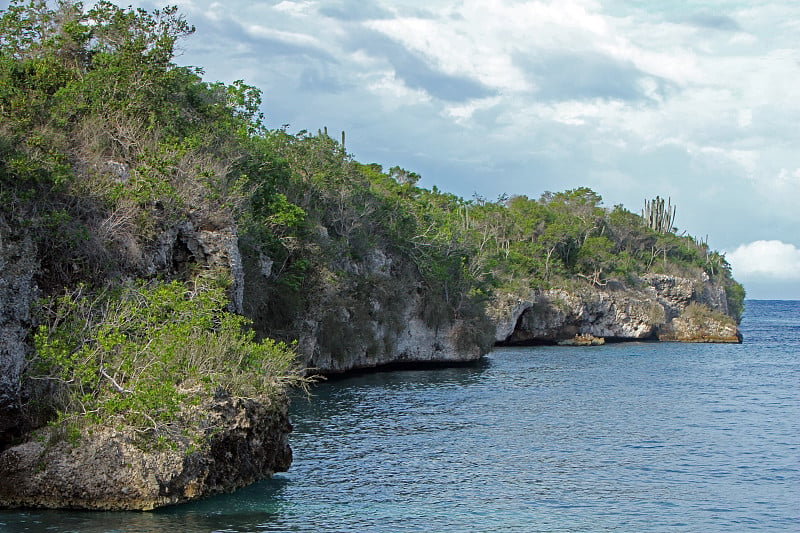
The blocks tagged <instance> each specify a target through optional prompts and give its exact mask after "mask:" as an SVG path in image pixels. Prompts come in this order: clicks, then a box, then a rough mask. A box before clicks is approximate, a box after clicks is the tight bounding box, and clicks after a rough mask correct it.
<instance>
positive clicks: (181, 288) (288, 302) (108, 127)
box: [0, 0, 744, 423]
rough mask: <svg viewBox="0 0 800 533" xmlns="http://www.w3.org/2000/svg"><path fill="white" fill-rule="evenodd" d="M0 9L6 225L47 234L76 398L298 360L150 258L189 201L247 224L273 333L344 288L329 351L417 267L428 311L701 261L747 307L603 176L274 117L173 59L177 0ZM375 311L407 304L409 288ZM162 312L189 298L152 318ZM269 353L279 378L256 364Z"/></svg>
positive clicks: (171, 400)
mask: <svg viewBox="0 0 800 533" xmlns="http://www.w3.org/2000/svg"><path fill="white" fill-rule="evenodd" d="M0 13H1V14H2V18H0V229H2V231H3V238H4V239H18V240H21V239H26V238H30V239H32V241H33V243H34V244H35V247H36V249H37V250H38V259H39V262H40V265H41V270H40V273H39V277H38V284H39V287H40V289H41V291H42V296H43V298H44V299H43V302H42V308H43V310H44V311H43V312H42V314H41V316H40V320H41V322H42V325H41V327H40V328H39V330H38V332H37V333H36V335H35V336H34V338H33V339H32V343H33V344H35V348H36V350H35V352H34V358H33V360H32V366H31V377H32V378H35V379H39V380H42V379H51V380H54V381H59V382H60V383H61V384H62V391H66V392H67V393H68V394H67V396H68V397H63V396H61V397H60V398H61V401H60V403H59V404H58V405H57V406H55V407H56V408H57V409H58V410H60V411H61V412H62V416H71V414H70V413H73V414H74V413H76V412H77V413H82V414H84V415H86V416H107V415H113V416H123V417H125V416H127V417H128V418H129V419H131V420H135V421H136V423H141V420H142V419H145V420H147V419H151V420H155V419H156V418H158V417H159V416H166V417H167V418H168V415H169V413H170V412H173V411H175V409H177V405H178V404H179V403H180V401H182V400H183V399H185V394H186V392H185V390H187V389H189V388H191V387H194V386H200V385H202V386H205V387H206V388H207V389H208V390H211V389H213V388H216V387H223V388H228V389H231V390H233V391H235V393H237V394H244V395H256V396H257V395H260V394H265V393H266V392H267V391H269V390H270V387H271V385H270V383H273V384H274V383H275V382H279V381H282V380H283V379H284V377H285V376H291V375H292V374H293V370H292V369H291V365H290V363H289V362H288V361H289V359H288V358H287V354H289V353H290V349H289V348H288V346H287V345H286V344H281V343H275V342H273V341H269V340H257V339H256V338H254V337H253V334H252V333H245V332H243V329H242V328H243V327H245V326H246V325H247V324H246V323H245V322H246V321H244V320H241V319H239V318H236V317H235V316H233V315H231V314H230V313H229V312H228V308H227V307H226V306H227V299H226V297H225V296H224V290H222V289H221V288H220V282H219V280H218V277H219V276H218V275H217V274H218V273H214V272H207V271H204V270H203V269H202V268H200V267H195V268H189V269H188V270H187V269H176V270H172V271H170V270H169V269H167V270H163V271H155V272H154V271H153V270H152V269H151V268H148V263H147V260H146V257H147V254H148V251H150V250H152V249H153V246H154V243H156V242H157V241H158V238H159V236H160V235H162V234H163V233H164V232H165V231H166V230H167V229H168V228H169V227H170V226H171V225H174V224H175V223H176V222H179V221H187V220H188V221H191V222H192V224H193V225H194V227H196V228H203V229H205V230H216V229H224V228H231V227H234V228H236V231H237V233H238V236H239V241H240V246H241V248H242V250H243V251H244V255H245V263H246V264H245V267H246V268H250V269H259V268H260V269H261V271H262V272H264V273H265V275H267V278H268V279H267V280H266V281H263V282H262V284H261V286H259V285H258V284H256V285H254V286H253V287H254V288H253V289H251V290H258V291H260V294H261V295H262V296H261V297H260V298H258V299H257V301H251V302H250V303H249V307H248V308H246V309H245V311H246V314H248V315H249V316H251V317H253V318H255V320H256V326H257V328H258V334H259V339H260V338H261V337H266V336H273V337H277V338H280V339H282V340H284V341H290V340H292V339H294V338H296V337H297V323H298V320H301V319H302V317H303V316H304V314H305V313H306V312H308V310H309V307H310V305H311V303H312V302H311V295H315V298H317V300H318V295H319V294H320V293H321V292H325V293H326V294H329V295H333V296H330V298H328V300H326V301H323V302H322V303H320V302H319V301H317V302H316V305H321V306H323V309H322V311H321V314H322V325H323V333H324V330H325V329H326V328H327V329H328V330H330V331H331V332H334V333H331V334H330V335H327V336H326V337H325V338H326V339H327V341H326V342H327V343H328V345H327V346H326V348H327V349H329V350H332V351H340V352H346V351H347V350H348V349H349V345H348V343H359V342H362V341H363V339H359V338H358V336H357V335H356V334H355V332H352V333H353V335H348V334H347V333H348V331H349V330H348V329H347V328H348V327H351V326H350V325H349V324H348V319H346V318H341V317H337V316H335V315H334V314H330V315H325V309H324V306H325V305H328V306H330V308H333V307H334V305H335V306H345V307H349V308H351V309H353V310H354V311H353V312H354V313H355V314H356V315H357V314H358V313H368V312H369V310H368V309H367V308H366V307H365V305H364V302H365V301H366V300H367V298H366V297H365V295H366V294H367V293H369V292H373V293H374V292H376V291H377V292H381V291H382V292H384V293H385V294H400V289H401V288H402V287H403V286H405V285H407V284H409V283H413V284H414V285H415V287H416V289H417V292H418V293H419V294H420V295H421V298H423V300H424V302H425V305H424V306H423V310H422V315H423V316H422V317H421V318H423V319H424V320H425V321H426V322H427V323H428V324H430V325H433V326H437V325H439V324H445V323H450V322H452V321H453V320H454V319H455V318H459V319H461V320H464V321H465V322H466V324H469V323H470V321H472V323H474V324H479V323H481V322H482V321H485V320H486V317H485V314H484V311H483V305H484V303H485V301H486V299H488V298H490V297H491V296H492V295H493V294H494V293H496V292H498V291H506V292H507V291H510V292H520V291H526V290H529V289H531V288H549V287H559V286H565V285H566V286H581V285H587V286H591V285H593V286H603V285H606V284H608V283H609V282H612V281H619V282H622V283H625V284H628V285H631V284H636V283H639V281H638V277H639V276H640V275H641V274H643V273H646V272H664V273H672V274H684V275H691V276H698V275H699V273H700V272H701V271H702V272H705V273H707V275H708V276H709V277H710V278H712V279H715V280H718V281H721V282H722V283H723V284H724V285H725V287H726V288H727V292H728V296H729V302H728V303H729V307H730V309H731V311H732V313H733V314H734V315H736V316H738V315H740V313H741V310H742V300H743V297H744V293H743V290H742V288H741V286H740V285H738V284H737V283H736V282H735V281H733V279H732V278H731V275H730V266H729V265H728V264H727V262H726V261H725V259H724V257H723V256H721V255H720V254H719V253H717V252H715V251H712V250H710V249H709V248H708V246H707V245H706V244H705V243H702V242H698V241H697V240H696V239H693V238H691V237H688V236H679V235H676V233H675V229H674V228H672V227H668V228H664V227H650V226H648V225H647V224H645V222H644V219H643V218H642V217H640V216H639V215H637V214H634V213H632V212H630V211H628V210H626V209H625V208H623V207H622V206H615V207H613V208H606V207H604V206H603V205H602V198H601V197H600V195H598V194H597V193H595V192H594V191H592V190H590V189H587V188H578V189H574V190H569V191H565V192H558V193H550V192H546V193H544V194H543V195H542V196H541V197H540V198H538V199H531V198H528V197H526V196H512V197H502V198H498V199H497V200H494V201H490V200H487V199H484V198H477V197H476V198H473V199H463V198H459V197H457V196H454V195H452V194H448V193H445V192H442V191H440V190H438V189H437V188H436V187H433V188H432V189H430V190H429V189H425V188H421V187H419V186H417V183H418V180H419V176H418V175H417V174H415V173H414V172H411V171H408V170H405V169H402V168H400V167H393V168H390V169H383V168H382V167H381V166H380V165H375V164H362V163H359V162H357V161H355V160H354V159H353V158H352V157H351V156H350V155H349V154H348V153H347V152H346V151H345V149H344V146H343V143H340V142H338V141H337V140H334V139H333V138H332V137H330V136H328V135H327V132H323V131H320V132H318V133H317V134H310V133H309V132H306V131H301V132H299V133H290V132H289V131H288V130H287V129H286V128H279V129H275V130H271V129H268V128H267V127H266V126H265V124H264V122H263V117H262V116H261V114H260V112H259V109H260V104H261V100H260V93H259V91H258V90H257V89H256V88H254V87H251V86H248V85H246V84H244V83H242V82H235V83H233V84H232V85H225V84H222V83H209V82H206V81H204V80H203V79H202V71H201V70H200V69H197V68H191V67H182V66H177V65H175V64H174V63H173V59H174V54H173V52H174V47H175V44H176V42H177V41H178V40H179V39H180V38H183V37H185V36H187V35H189V34H191V33H192V32H193V31H194V29H193V28H192V27H191V26H190V25H189V24H188V23H187V22H186V21H185V20H184V18H183V17H182V16H181V15H180V14H179V13H178V11H177V10H176V9H175V8H165V9H163V10H161V11H153V12H146V11H143V10H132V9H121V8H119V7H117V6H115V5H113V4H111V3H109V2H99V3H98V4H97V5H95V6H94V7H92V8H91V9H88V10H85V9H84V7H83V6H82V5H81V4H80V3H74V2H69V1H60V2H59V3H58V5H57V6H56V7H54V8H50V7H49V6H48V5H47V3H46V2H45V1H43V0H31V1H29V2H27V3H23V2H22V1H21V0H14V1H12V2H11V5H10V6H9V8H8V9H7V10H5V11H4V12H0ZM673 216H674V213H673ZM670 224H671V223H670ZM662 226H663V223H662ZM376 250H383V251H384V252H385V253H387V254H390V255H391V256H392V258H393V261H392V262H391V272H390V274H391V275H390V276H383V277H379V276H375V275H373V274H374V272H370V271H369V270H368V269H367V270H362V271H357V270H358V269H354V268H352V265H353V264H354V263H365V262H368V261H369V260H371V259H374V255H375V253H376V252H375V251H376ZM265 265H266V266H265ZM387 268H388V267H387ZM131 279H138V280H139V281H131ZM209 280H216V281H213V282H212V281H209ZM209 284H210V285H209ZM76 287H80V289H76ZM334 300H335V301H334ZM382 312H383V313H385V314H387V315H392V314H395V315H397V316H395V317H394V321H395V322H398V321H401V320H402V316H401V310H400V309H399V308H385V309H383V310H382ZM166 315H169V316H178V317H183V318H180V319H178V320H176V321H175V322H174V323H173V324H171V326H170V327H169V328H165V329H163V330H162V329H159V330H158V331H157V332H156V331H155V330H154V329H153V324H155V323H157V322H159V321H161V320H163V318H164V317H165V316H166ZM184 319H185V320H184ZM478 330H479V328H472V329H471V328H469V327H465V328H464V335H466V336H469V335H470V334H475V333H474V332H475V331H478ZM185 339H189V342H187V343H185V344H184V340H185ZM466 341H475V342H483V343H485V342H487V340H486V339H466V340H465V342H466ZM242 351H243V353H242ZM234 352H236V353H237V355H236V356H235V357H234V356H233V355H232V354H233V353H234ZM270 361H273V362H270ZM140 368H147V369H148V372H151V374H150V375H151V376H154V377H158V380H157V381H158V383H157V384H155V385H153V384H150V385H148V384H147V383H146V381H147V380H142V379H140V377H141V373H140V371H139V370H137V369H140ZM151 369H152V370H151ZM231 369H232V370H231ZM230 372H232V373H230ZM264 373H266V374H268V375H269V376H272V378H271V380H267V381H265V382H263V383H261V382H259V381H253V382H252V383H250V387H249V388H247V387H242V386H241V385H242V383H243V378H242V376H245V375H248V374H250V375H254V374H264ZM176 376H181V377H180V379H178V378H177V377H176ZM225 376H227V377H225ZM223 378H224V379H223ZM258 383H261V384H260V385H259V384H258ZM156 385H157V387H156ZM154 387H156V388H154ZM158 387H162V388H165V389H164V390H161V389H158ZM156 389H158V390H156ZM122 391H124V392H122ZM123 399H124V401H123ZM64 413H66V415H65V414H64Z"/></svg>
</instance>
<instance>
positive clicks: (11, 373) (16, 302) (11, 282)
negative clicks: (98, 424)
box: [0, 226, 38, 448]
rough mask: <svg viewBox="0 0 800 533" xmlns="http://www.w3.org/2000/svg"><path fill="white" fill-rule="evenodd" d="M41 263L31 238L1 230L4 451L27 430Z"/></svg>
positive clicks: (0, 430) (0, 439) (0, 417)
mask: <svg viewBox="0 0 800 533" xmlns="http://www.w3.org/2000/svg"><path fill="white" fill-rule="evenodd" d="M37 267H38V263H37V260H36V251H35V247H34V245H33V243H32V242H31V240H30V238H27V237H22V238H20V239H14V238H13V236H12V235H11V234H10V232H9V231H8V229H7V228H5V227H2V226H0V448H2V446H3V445H4V444H5V443H6V442H8V441H9V440H10V439H12V438H14V437H16V436H18V435H19V433H20V432H21V431H23V430H24V428H23V427H22V426H23V423H22V421H21V420H20V375H21V372H22V368H23V364H24V361H25V356H26V354H27V352H28V350H29V348H28V347H27V345H26V344H25V339H26V337H27V335H28V330H29V328H30V327H31V306H32V305H33V303H34V301H35V300H36V297H37V291H36V284H35V282H34V274H35V273H36V270H37Z"/></svg>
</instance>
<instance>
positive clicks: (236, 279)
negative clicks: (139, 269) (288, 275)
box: [143, 221, 244, 314]
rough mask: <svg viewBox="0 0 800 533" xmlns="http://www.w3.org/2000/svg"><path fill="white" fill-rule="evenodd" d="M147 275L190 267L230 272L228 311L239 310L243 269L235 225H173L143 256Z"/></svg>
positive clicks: (178, 270)
mask: <svg viewBox="0 0 800 533" xmlns="http://www.w3.org/2000/svg"><path fill="white" fill-rule="evenodd" d="M143 262H144V270H145V272H147V274H148V275H154V274H156V273H159V272H169V273H172V274H178V275H181V274H186V273H187V272H188V271H189V270H190V269H191V268H193V267H212V268H218V269H220V270H223V271H226V272H229V273H230V276H231V290H230V298H231V311H233V312H235V313H240V314H241V312H242V301H243V299H244V270H243V268H242V256H241V253H240V252H239V237H238V234H237V231H236V227H235V226H227V227H223V228H217V229H213V230H205V229H198V228H196V227H195V225H194V224H193V223H192V222H190V221H184V222H181V223H179V224H175V225H173V226H171V227H170V228H168V229H167V230H166V231H164V232H163V233H161V235H159V236H158V238H157V239H156V241H155V243H154V244H153V246H152V249H151V250H150V251H149V252H148V253H147V256H146V257H145V258H144V259H143Z"/></svg>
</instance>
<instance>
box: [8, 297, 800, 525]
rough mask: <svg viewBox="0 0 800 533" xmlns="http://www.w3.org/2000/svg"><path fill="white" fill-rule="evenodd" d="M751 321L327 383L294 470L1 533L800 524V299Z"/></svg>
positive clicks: (301, 433)
mask: <svg viewBox="0 0 800 533" xmlns="http://www.w3.org/2000/svg"><path fill="white" fill-rule="evenodd" d="M742 330H743V333H744V336H745V343H744V344H742V345H693V344H665V343H664V344H659V343H633V344H617V345H607V346H603V347H596V348H569V347H531V348H504V349H500V350H497V351H496V352H494V353H492V354H491V355H489V356H488V357H486V358H485V360H484V361H482V362H481V363H480V364H478V365H475V366H472V367H467V368H451V369H439V370H426V371H402V372H393V373H376V374H367V375H362V376H355V377H350V378H346V379H340V380H335V381H331V382H327V383H323V384H321V385H319V386H317V387H316V388H315V389H314V397H313V398H312V399H311V400H310V401H308V400H306V399H304V398H299V399H297V400H296V401H295V402H294V406H293V409H292V411H293V415H292V416H293V423H294V426H295V432H294V434H293V437H292V446H293V449H294V454H295V461H294V464H293V466H292V468H291V470H290V472H288V473H285V474H279V475H277V476H276V477H275V478H273V479H271V480H267V481H264V482H261V483H258V484H256V485H254V486H251V487H249V488H247V489H244V490H241V491H239V492H237V493H235V494H233V495H226V496H222V497H216V498H211V499H208V500H205V501H202V502H197V503H193V504H189V505H184V506H178V507H174V508H170V509H165V510H161V511H157V512H151V513H97V512H95V513H75V512H41V511H30V512H24V513H21V512H0V531H2V532H9V533H10V532H18V531H19V532H21V531H31V532H39V531H53V532H66V531H75V532H107V531H119V532H167V531H170V532H172V531H187V532H191V531H198V532H211V531H220V532H263V531H304V532H305V531H359V532H366V531H387V532H388V531H448V532H450V531H747V530H759V531H800V427H799V426H800V302H761V301H750V302H748V308H747V313H746V315H745V319H744V321H743V323H742Z"/></svg>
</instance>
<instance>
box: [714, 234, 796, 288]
mask: <svg viewBox="0 0 800 533" xmlns="http://www.w3.org/2000/svg"><path fill="white" fill-rule="evenodd" d="M726 257H727V259H728V261H729V262H730V263H731V265H732V266H733V273H734V276H737V277H741V279H743V280H746V279H764V278H768V279H780V280H786V281H795V280H800V249H798V248H797V247H796V246H795V245H793V244H788V243H785V242H781V241H755V242H751V243H748V244H742V245H741V246H739V247H738V248H736V250H734V251H733V252H729V253H728V254H727V255H726Z"/></svg>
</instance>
